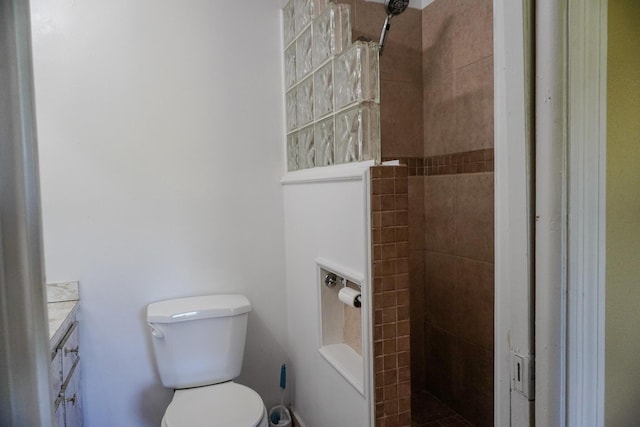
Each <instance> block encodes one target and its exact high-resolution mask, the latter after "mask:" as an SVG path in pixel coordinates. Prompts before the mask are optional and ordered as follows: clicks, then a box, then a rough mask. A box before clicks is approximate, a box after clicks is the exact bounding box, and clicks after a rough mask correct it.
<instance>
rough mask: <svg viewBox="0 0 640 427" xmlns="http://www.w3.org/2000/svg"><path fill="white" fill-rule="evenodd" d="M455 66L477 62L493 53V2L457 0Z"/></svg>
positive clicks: (487, 0) (486, 0) (488, 0)
mask: <svg viewBox="0 0 640 427" xmlns="http://www.w3.org/2000/svg"><path fill="white" fill-rule="evenodd" d="M451 3H454V4H455V8H456V17H455V21H454V26H455V30H454V49H453V50H454V66H455V68H460V67H464V66H465V65H468V64H471V63H474V62H477V61H478V60H480V59H482V58H486V57H487V56H490V55H492V54H493V2H492V1H491V0H455V1H453V2H451Z"/></svg>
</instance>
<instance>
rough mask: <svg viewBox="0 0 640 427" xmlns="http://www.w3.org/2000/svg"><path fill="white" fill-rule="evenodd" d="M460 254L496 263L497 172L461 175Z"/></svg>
mask: <svg viewBox="0 0 640 427" xmlns="http://www.w3.org/2000/svg"><path fill="white" fill-rule="evenodd" d="M455 196H456V199H455V224H456V225H455V236H456V237H455V241H456V251H455V252H456V254H458V255H460V256H463V257H466V258H472V259H476V260H480V261H485V262H490V263H493V257H494V243H493V242H494V235H493V232H494V226H493V221H494V217H493V214H494V207H493V204H494V201H493V173H491V172H487V173H481V174H474V175H457V176H456V191H455Z"/></svg>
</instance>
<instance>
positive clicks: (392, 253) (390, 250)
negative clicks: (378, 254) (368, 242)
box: [381, 215, 396, 260]
mask: <svg viewBox="0 0 640 427" xmlns="http://www.w3.org/2000/svg"><path fill="white" fill-rule="evenodd" d="M392 216H393V215H392ZM381 248H382V259H383V260H391V259H395V258H396V244H395V243H385V244H384V245H382V246H381Z"/></svg>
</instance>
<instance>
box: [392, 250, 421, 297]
mask: <svg viewBox="0 0 640 427" xmlns="http://www.w3.org/2000/svg"><path fill="white" fill-rule="evenodd" d="M416 252H417V251H416ZM410 277H411V275H410V274H403V273H401V274H396V276H395V279H396V289H409V285H410V283H409V278H410Z"/></svg>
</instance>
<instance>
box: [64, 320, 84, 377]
mask: <svg viewBox="0 0 640 427" xmlns="http://www.w3.org/2000/svg"><path fill="white" fill-rule="evenodd" d="M79 350H80V347H79V345H78V322H73V324H72V325H71V327H70V328H69V332H67V334H66V335H65V337H64V338H63V339H62V342H61V343H60V351H61V352H62V378H63V379H64V380H65V381H66V379H67V378H68V376H69V375H70V372H71V369H72V368H73V367H74V366H75V364H76V361H77V360H78V353H79Z"/></svg>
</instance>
